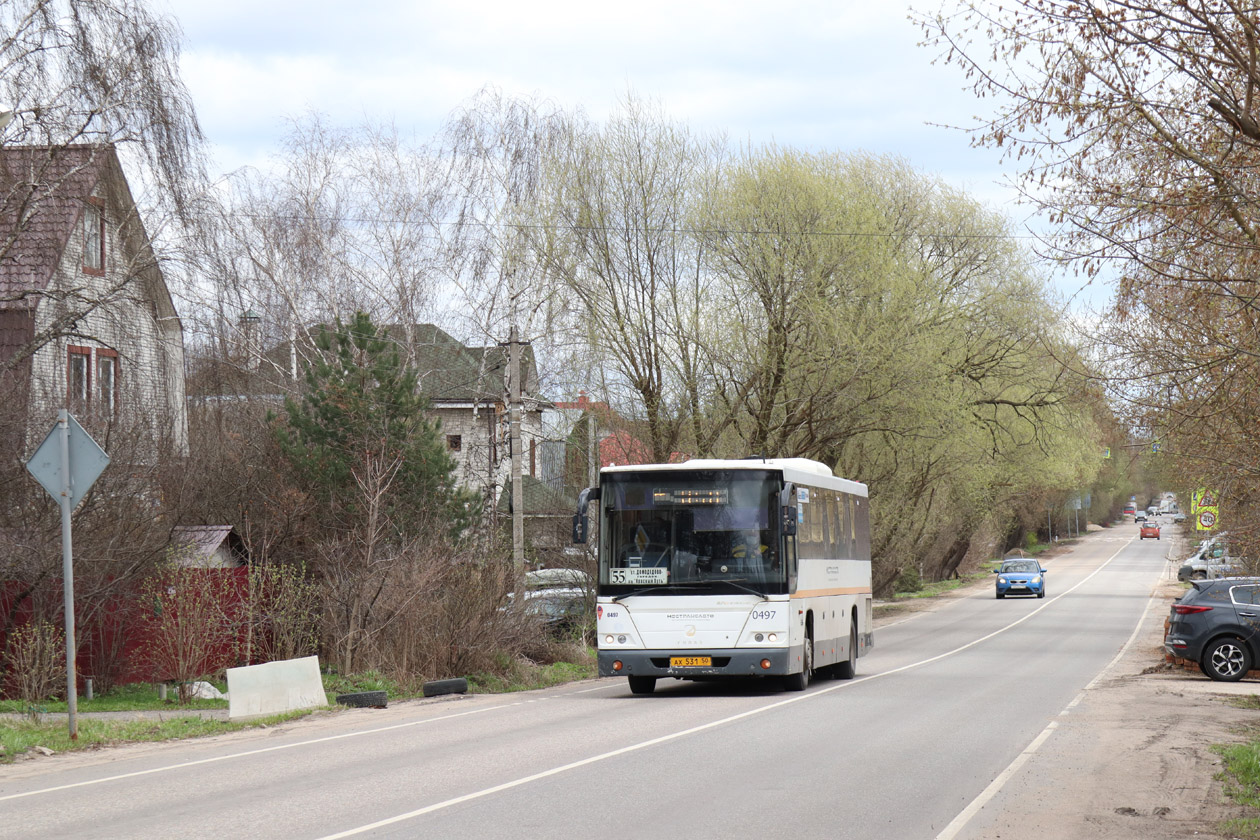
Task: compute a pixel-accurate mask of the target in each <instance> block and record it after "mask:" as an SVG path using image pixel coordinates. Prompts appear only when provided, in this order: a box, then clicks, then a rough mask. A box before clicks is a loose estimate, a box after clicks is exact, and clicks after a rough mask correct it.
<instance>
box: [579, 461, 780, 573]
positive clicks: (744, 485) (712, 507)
mask: <svg viewBox="0 0 1260 840" xmlns="http://www.w3.org/2000/svg"><path fill="white" fill-rule="evenodd" d="M780 487H781V480H780V479H779V477H778V476H777V474H774V475H773V476H772V474H771V473H769V472H766V471H762V470H723V471H706V472H697V473H686V472H678V471H669V472H660V473H650V474H649V473H620V474H614V475H611V476H608V478H607V480H606V483H605V485H604V490H603V495H602V505H601V508H602V510H603V514H604V521H603V526H604V527H603V529H602V535H603V536H602V538H601V550H600V558H599V588H600V592H601V593H602V594H605V595H626V594H630V593H631V592H638V591H641V590H644V591H651V592H652V593H653V594H669V593H670V592H671V591H676V592H679V593H684V592H685V593H688V594H694V593H696V592H698V591H699V592H740V591H743V592H752V593H754V594H773V593H782V592H786V591H787V589H786V586H787V571H786V569H785V564H784V563H783V562H782V557H781V553H782V552H781V551H780V545H779V535H778V531H777V527H776V526H777V517H776V516H774V515H773V511H774V510H775V508H774V507H773V505H775V504H776V503H777V494H778V491H779V489H780Z"/></svg>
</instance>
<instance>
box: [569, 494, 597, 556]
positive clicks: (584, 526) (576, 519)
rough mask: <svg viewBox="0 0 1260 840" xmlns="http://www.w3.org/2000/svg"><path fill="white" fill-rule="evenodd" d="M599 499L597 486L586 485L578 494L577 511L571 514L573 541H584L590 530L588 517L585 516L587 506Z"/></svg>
mask: <svg viewBox="0 0 1260 840" xmlns="http://www.w3.org/2000/svg"><path fill="white" fill-rule="evenodd" d="M598 500H599V488H598V487H587V488H586V489H585V490H583V491H582V492H581V493H579V494H578V504H577V513H575V514H573V542H574V543H584V542H586V537H587V535H588V534H589V533H590V530H591V522H590V519H588V518H587V516H586V508H587V506H588V505H589V504H590V503H591V502H593V501H598Z"/></svg>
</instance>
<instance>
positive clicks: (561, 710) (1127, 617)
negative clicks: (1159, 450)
mask: <svg viewBox="0 0 1260 840" xmlns="http://www.w3.org/2000/svg"><path fill="white" fill-rule="evenodd" d="M1115 530H1120V529H1113V531H1115ZM1131 537H1136V532H1135V531H1134V532H1133V533H1130V529H1127V528H1126V529H1123V532H1122V533H1113V532H1112V531H1104V532H1097V533H1094V534H1091V535H1090V536H1089V537H1087V538H1086V539H1084V540H1083V541H1082V542H1081V543H1080V544H1079V545H1078V546H1077V547H1076V548H1075V549H1074V550H1072V551H1071V552H1069V553H1066V554H1063V555H1061V556H1059V557H1057V558H1054V559H1052V560H1049V561H1047V562H1046V565H1047V567H1048V568H1049V569H1050V572H1049V575H1048V577H1047V581H1048V596H1047V597H1046V598H1045V599H1036V598H1007V599H1004V600H996V599H995V598H994V597H993V593H992V590H991V589H990V588H987V587H986V588H982V589H979V590H974V591H972V592H971V593H970V594H968V595H965V596H962V597H956V598H952V599H949V600H947V601H946V602H944V603H942V604H940V605H939V606H938V607H936V608H935V609H932V610H930V611H924V612H917V613H913V614H910V615H908V616H906V617H905V618H902V619H894V620H893V621H891V622H889V623H887V624H885V625H884V626H882V627H880V628H878V629H877V631H876V647H875V649H874V651H873V653H872V654H871V655H869V656H867V657H864V658H863V659H861V660H860V661H859V663H858V665H859V667H858V678H857V679H856V680H852V681H825V682H816V683H815V684H814V685H813V686H812V687H811V688H810V689H809V690H808V691H807V692H805V693H803V694H790V693H785V692H782V691H781V690H779V689H778V688H777V687H773V686H763V685H757V684H753V685H737V686H723V685H713V684H692V683H684V682H662V683H659V684H658V687H657V691H656V694H654V695H652V696H646V697H636V696H632V695H631V694H630V692H629V690H628V688H627V686H626V684H625V681H624V680H619V679H618V680H613V679H609V680H598V681H590V682H584V683H577V684H572V685H568V686H563V687H560V688H556V689H552V690H546V691H539V692H530V693H527V694H522V695H513V696H482V697H471V698H462V699H447V700H444V701H442V702H429V703H411V704H394V705H392V706H391V707H390V708H389V709H386V710H375V711H374V710H356V711H355V712H352V713H347V714H343V715H337V716H330V717H327V718H321V719H319V720H314V721H308V722H302V723H297V724H293V725H287V726H284V727H279V728H275V729H270V730H263V731H261V732H250V733H240V734H236V735H232V736H226V737H222V738H215V739H202V740H197V741H188V742H181V743H176V744H161V745H145V746H141V747H128V748H123V749H119V750H110V751H104V752H102V753H99V754H96V755H92V756H67V757H63V756H57V757H54V758H51V759H47V760H44V761H37V762H29V763H26V764H21V765H11V766H9V767H5V768H2V769H0V838H8V837H13V838H18V837H21V838H65V837H73V836H82V837H93V838H113V837H119V838H136V837H163V838H175V837H196V838H205V837H212V836H246V837H285V838H293V837H296V838H324V837H340V836H363V837H377V838H380V837H390V838H403V837H406V838H414V837H479V838H481V837H484V838H522V837H526V838H528V837H553V836H557V835H574V836H587V837H599V838H622V837H625V838H641V837H692V838H709V837H712V838H719V837H720V838H731V837H767V838H778V837H789V836H790V837H818V838H863V840H869V839H870V838H896V839H897V840H901V838H929V840H931V839H932V838H940V840H949V838H953V837H966V836H968V834H969V833H970V832H973V831H975V830H976V829H977V825H976V824H975V818H976V814H978V813H979V809H978V804H977V803H978V802H980V801H981V800H983V801H988V802H990V803H992V802H994V801H999V800H995V797H1000V794H1001V788H1002V786H1003V785H1004V784H1005V783H1006V781H1007V780H1010V779H1016V778H1018V775H1019V772H1020V766H1021V763H1022V762H1023V761H1024V760H1026V758H1027V756H1028V755H1030V754H1032V753H1033V752H1035V751H1036V749H1038V748H1039V746H1040V745H1041V744H1043V743H1044V742H1045V741H1046V740H1047V739H1048V738H1052V737H1053V729H1054V721H1055V720H1056V719H1058V718H1059V717H1060V716H1061V715H1062V714H1063V713H1064V712H1065V710H1070V708H1071V706H1072V704H1073V703H1075V702H1077V701H1078V699H1079V697H1080V695H1081V692H1082V691H1083V690H1084V689H1085V687H1086V686H1087V685H1089V684H1090V683H1091V681H1093V680H1095V679H1096V678H1097V677H1098V676H1099V675H1100V674H1101V673H1102V672H1103V671H1104V670H1105V669H1106V668H1107V667H1108V665H1109V663H1111V662H1112V661H1113V660H1114V659H1115V658H1116V657H1117V656H1118V654H1119V653H1120V652H1121V651H1122V650H1123V649H1124V648H1125V647H1126V645H1128V644H1130V641H1131V639H1132V638H1133V637H1134V633H1135V629H1136V628H1137V626H1138V623H1139V621H1140V620H1141V616H1142V614H1143V612H1144V610H1145V609H1146V607H1147V605H1148V602H1149V601H1150V596H1151V591H1152V588H1153V586H1154V584H1155V583H1156V581H1157V580H1158V578H1159V576H1160V574H1161V572H1162V571H1163V570H1164V556H1165V551H1166V549H1167V547H1168V546H1167V543H1164V542H1155V541H1145V542H1139V541H1138V540H1136V539H1134V538H1131ZM990 813H991V811H990Z"/></svg>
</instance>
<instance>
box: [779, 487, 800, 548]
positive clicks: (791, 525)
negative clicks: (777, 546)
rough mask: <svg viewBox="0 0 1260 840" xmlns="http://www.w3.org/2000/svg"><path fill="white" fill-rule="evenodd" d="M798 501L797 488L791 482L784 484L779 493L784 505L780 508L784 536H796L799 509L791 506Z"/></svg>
mask: <svg viewBox="0 0 1260 840" xmlns="http://www.w3.org/2000/svg"><path fill="white" fill-rule="evenodd" d="M795 499H796V486H795V485H794V484H792V482H790V481H785V482H783V489H782V490H780V491H779V501H780V502H782V503H783V504H782V505H781V506H780V507H779V513H780V517H779V518H780V523H779V524H780V526H781V528H780V530H781V531H783V536H785V537H794V536H796V521H797V516H798V514H797V509H796V505H794V504H791V503H792V502H793V501H794V500H795Z"/></svg>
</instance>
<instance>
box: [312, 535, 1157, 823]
mask: <svg viewBox="0 0 1260 840" xmlns="http://www.w3.org/2000/svg"><path fill="white" fill-rule="evenodd" d="M1130 542H1132V540H1130ZM1126 545H1127V544H1126ZM1124 548H1125V547H1123V546H1122V547H1121V548H1120V549H1118V550H1117V551H1116V552H1115V554H1112V555H1111V556H1110V557H1108V558H1107V559H1106V560H1104V561H1103V563H1102V565H1100V566H1099V567H1098V568H1097V569H1095V570H1094V571H1092V572H1090V573H1089V574H1088V575H1086V576H1085V577H1084V578H1082V579H1081V580H1080V582H1079V583H1077V584H1076V586H1073V587H1071V588H1070V589H1067V590H1064V591H1063V592H1062V593H1061V594H1060V595H1058V596H1056V597H1054V598H1051V599H1049V600H1047V601H1046V603H1044V604H1042V605H1041V606H1039V607H1037V608H1036V609H1034V610H1031V611H1030V612H1028V613H1025V614H1024V615H1023V616H1022V617H1021V618H1019V619H1016V620H1015V621H1012V622H1011V623H1010V624H1008V625H1006V626H1005V627H1002V628H999V629H997V630H994V631H993V632H992V633H989V634H988V635H986V636H981V637H980V638H978V639H973V640H972V641H970V642H968V643H967V644H965V645H961V646H960V647H957V648H954V649H953V650H950V651H946V652H945V653H941V654H937V655H936V656H932V657H929V658H927V659H923V660H920V661H918V662H912V663H910V664H908V665H902V666H901V667H900V668H894V669H892V670H890V671H882V672H880V673H878V674H872V675H870V676H869V677H862V678H860V679H855V680H851V681H849V682H843V683H839V684H837V685H833V686H830V687H828V688H823V689H819V690H817V691H811V692H809V693H807V694H798V695H796V696H795V697H791V698H788V699H787V700H778V701H776V702H774V703H769V704H767V705H765V706H759V707H757V708H755V709H749V710H748V711H745V712H740V713H739V714H737V715H731V716H729V717H724V718H722V719H721V720H714V721H710V722H708V723H702V724H700V725H699V726H693V727H690V728H688V729H683V730H680V731H678V732H671V733H669V734H667V735H661V736H659V737H656V738H651V739H649V740H647V741H640V742H639V743H637V744H630V745H629V746H625V747H620V748H618V749H615V750H610V751H608V752H605V753H600V754H599V755H593V756H589V757H587V758H583V759H580V760H578V761H573V762H570V763H568V764H562V765H560V766H559V767H552V768H551V769H549V770H543V771H542V772H539V773H534V774H532V775H529V776H522V777H521V778H519V779H513V780H512V781H510V782H504V783H503V784H499V785H494V786H493V787H488V788H483V789H481V790H477V791H473V792H472V793H466V794H464V795H463V796H456V797H453V798H451V799H445V800H443V801H441V802H435V803H433V804H432V805H426V806H425V807H423V808H417V809H416V810H414V811H408V812H406V813H405V814H398V815H396V816H393V817H387V818H385V819H383V820H377V821H376V822H373V823H368V824H367V825H361V826H357V827H356V828H351V829H347V830H345V831H341V832H338V833H336V834H328V835H325V836H323V837H321V838H319V840H340V838H343V837H353V836H355V835H358V834H363V833H365V832H368V831H374V830H376V829H378V828H384V827H385V826H389V825H396V824H398V823H400V822H406V821H407V820H413V819H415V818H416V817H422V816H424V815H425V814H431V813H433V812H434V811H440V810H442V809H444V808H450V807H451V806H453V805H461V804H463V803H465V802H471V801H472V800H474V799H481V798H482V797H486V796H490V795H492V794H495V793H501V792H503V791H505V790H511V789H512V788H516V787H520V786H521V785H527V784H529V783H531V782H536V781H538V780H540V779H546V778H549V777H551V776H555V775H558V774H560V773H565V772H568V771H569V770H576V769H577V768H579V767H585V766H587V765H590V764H595V763H597V762H600V761H605V760H607V759H610V758H615V757H617V756H620V755H626V754H627V753H632V752H636V751H638V750H642V749H646V748H647V747H654V746H656V745H657V744H664V743H667V742H669V741H674V740H677V739H679V738H684V737H686V736H688V735H695V734H696V733H698V732H705V731H707V730H709V729H714V728H716V727H718V726H724V725H725V724H728V723H734V722H735V721H737V720H744V719H745V718H750V717H752V716H754V715H759V714H762V713H763V712H768V711H771V710H773V709H780V708H782V707H784V706H788V705H791V704H793V703H800V702H801V701H803V700H808V699H811V698H814V697H820V696H822V695H824V694H829V693H831V692H832V691H839V690H840V689H842V688H849V687H850V686H854V685H858V684H859V683H865V682H870V681H871V680H876V679H881V678H883V677H888V676H891V675H893V674H899V673H902V672H903V671H909V670H911V669H913V668H919V667H922V666H923V665H927V664H930V663H932V662H939V661H940V660H942V659H946V658H947V657H950V656H954V655H955V654H958V653H961V652H963V651H965V650H967V649H969V648H973V647H975V646H976V645H978V644H980V643H981V642H985V641H988V640H989V639H992V638H993V637H994V636H997V635H1000V634H1002V633H1005V632H1006V631H1007V630H1010V629H1011V628H1013V627H1017V626H1018V625H1020V624H1023V623H1024V622H1025V621H1027V620H1028V619H1030V618H1032V617H1033V616H1034V615H1036V614H1037V613H1039V612H1041V611H1042V610H1044V609H1046V608H1047V607H1049V606H1050V605H1051V604H1053V603H1054V602H1055V601H1057V600H1059V599H1060V598H1062V597H1064V596H1066V595H1068V594H1069V593H1071V592H1073V591H1075V590H1076V589H1078V588H1080V587H1081V586H1083V585H1084V584H1085V583H1086V582H1087V581H1088V580H1090V578H1092V577H1094V575H1096V574H1098V573H1099V572H1101V571H1102V570H1103V569H1105V568H1106V567H1107V565H1108V564H1110V563H1111V561H1112V560H1114V559H1116V557H1117V556H1118V555H1119V554H1120V552H1121V551H1123V550H1124ZM1140 623H1141V622H1139V624H1140ZM1131 641H1132V637H1131V638H1130V642H1131ZM1115 661H1116V660H1114V659H1113V660H1112V662H1113V663H1114V662H1115ZM1108 667H1110V666H1108ZM1091 685H1092V683H1091ZM1055 726H1057V724H1056V723H1055V722H1053V721H1052V722H1051V723H1050V725H1049V726H1047V727H1046V729H1045V730H1044V731H1043V732H1042V733H1041V734H1040V735H1038V736H1037V737H1036V738H1035V739H1033V742H1032V743H1031V744H1029V746H1028V748H1027V749H1025V750H1024V753H1022V754H1021V755H1020V756H1019V757H1018V758H1016V759H1015V761H1014V762H1012V763H1011V765H1010V766H1009V767H1007V768H1006V770H1004V771H1003V772H1002V774H1001V775H999V776H998V779H997V780H995V781H994V783H992V784H990V785H989V788H992V789H993V791H992V793H989V797H992V796H993V794H994V793H996V792H997V791H998V790H999V789H1001V786H1002V784H1005V782H1006V780H1007V779H1009V778H1010V777H1011V776H1012V775H1014V773H1015V772H1016V771H1017V770H1018V769H1019V768H1020V767H1021V766H1023V763H1024V762H1025V761H1027V760H1028V757H1029V756H1031V755H1032V753H1034V752H1036V751H1037V748H1038V747H1040V746H1041V744H1042V743H1043V742H1044V741H1045V740H1046V738H1049V737H1050V732H1051V731H1053V730H1054V728H1055ZM999 782H1000V783H999ZM995 785H996V787H994V786H995ZM989 788H986V789H985V792H986V793H987V792H988V791H989ZM980 796H981V797H984V796H985V793H981V795H980ZM977 801H978V800H977ZM985 801H987V799H986V800H985ZM972 804H973V805H974V804H975V803H974V802H973V803H972ZM980 804H981V805H983V802H981V803H980ZM969 809H970V806H969ZM976 810H979V806H977V807H976ZM964 815H966V819H964V820H963V821H962V823H959V826H958V827H959V828H961V827H962V825H965V824H966V820H967V819H970V814H969V812H968V810H964V812H963V814H960V815H959V816H958V817H956V818H955V820H954V822H952V823H950V825H951V826H952V825H954V823H957V822H958V820H959V819H960V818H962V817H963V816H964ZM946 831H949V828H948V827H947V828H946ZM954 833H955V834H956V833H957V831H956V830H955V832H954ZM952 836H953V835H947V834H944V833H942V834H941V835H940V837H938V838H937V840H942V838H945V837H952Z"/></svg>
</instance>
